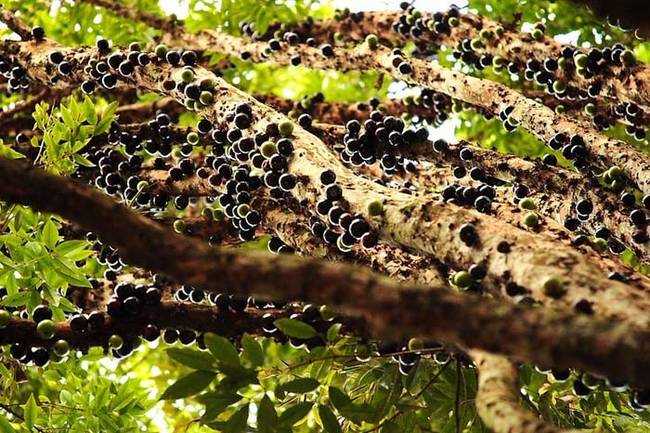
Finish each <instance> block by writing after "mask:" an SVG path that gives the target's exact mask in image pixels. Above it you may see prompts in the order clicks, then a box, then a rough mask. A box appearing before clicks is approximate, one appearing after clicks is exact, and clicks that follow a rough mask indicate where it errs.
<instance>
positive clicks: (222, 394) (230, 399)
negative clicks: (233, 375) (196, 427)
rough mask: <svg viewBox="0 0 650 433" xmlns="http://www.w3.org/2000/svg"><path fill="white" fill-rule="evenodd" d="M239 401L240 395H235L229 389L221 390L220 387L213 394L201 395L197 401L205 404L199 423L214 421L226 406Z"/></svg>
mask: <svg viewBox="0 0 650 433" xmlns="http://www.w3.org/2000/svg"><path fill="white" fill-rule="evenodd" d="M241 399H242V396H241V395H239V394H235V393H234V392H232V391H231V390H229V389H223V387H221V386H220V387H219V389H217V391H215V392H209V393H205V394H203V395H201V396H200V397H199V400H200V401H201V402H202V403H203V404H205V412H204V413H203V415H202V416H201V421H202V422H204V423H205V422H210V421H213V420H215V419H216V418H217V417H218V416H219V415H220V414H221V413H222V412H223V411H224V410H226V408H227V407H228V406H230V405H232V404H235V403H237V402H238V401H239V400H241Z"/></svg>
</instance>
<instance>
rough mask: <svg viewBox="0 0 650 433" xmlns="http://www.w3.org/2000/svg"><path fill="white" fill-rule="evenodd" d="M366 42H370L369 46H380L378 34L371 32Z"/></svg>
mask: <svg viewBox="0 0 650 433" xmlns="http://www.w3.org/2000/svg"><path fill="white" fill-rule="evenodd" d="M366 43H367V44H368V48H370V49H371V50H374V49H376V48H377V47H378V46H379V39H378V38H377V35H375V34H369V35H368V36H366Z"/></svg>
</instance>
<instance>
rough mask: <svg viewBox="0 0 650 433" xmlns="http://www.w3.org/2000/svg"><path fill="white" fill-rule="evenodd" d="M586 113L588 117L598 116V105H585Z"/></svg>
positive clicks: (590, 103) (591, 103)
mask: <svg viewBox="0 0 650 433" xmlns="http://www.w3.org/2000/svg"><path fill="white" fill-rule="evenodd" d="M585 113H587V116H590V117H594V116H595V115H596V104H594V103H593V102H589V103H587V104H586V105H585Z"/></svg>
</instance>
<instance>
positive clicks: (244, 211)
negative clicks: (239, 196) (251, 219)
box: [237, 203, 251, 218]
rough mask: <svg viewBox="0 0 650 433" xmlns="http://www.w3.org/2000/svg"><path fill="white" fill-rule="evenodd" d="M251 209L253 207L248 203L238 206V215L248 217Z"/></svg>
mask: <svg viewBox="0 0 650 433" xmlns="http://www.w3.org/2000/svg"><path fill="white" fill-rule="evenodd" d="M250 211H251V207H250V206H249V205H247V204H246V203H243V204H240V205H239V206H237V215H239V217H240V218H244V217H246V215H248V213H249V212H250Z"/></svg>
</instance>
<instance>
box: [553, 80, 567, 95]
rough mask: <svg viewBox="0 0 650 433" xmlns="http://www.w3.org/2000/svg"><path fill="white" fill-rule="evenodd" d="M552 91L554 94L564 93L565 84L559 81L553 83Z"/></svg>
mask: <svg viewBox="0 0 650 433" xmlns="http://www.w3.org/2000/svg"><path fill="white" fill-rule="evenodd" d="M553 91H554V92H555V93H564V92H565V91H566V83H565V82H564V81H561V80H555V81H553Z"/></svg>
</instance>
